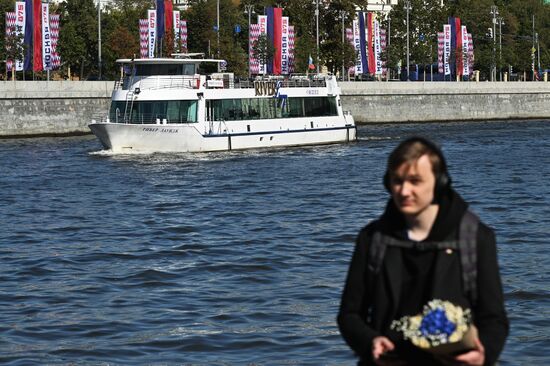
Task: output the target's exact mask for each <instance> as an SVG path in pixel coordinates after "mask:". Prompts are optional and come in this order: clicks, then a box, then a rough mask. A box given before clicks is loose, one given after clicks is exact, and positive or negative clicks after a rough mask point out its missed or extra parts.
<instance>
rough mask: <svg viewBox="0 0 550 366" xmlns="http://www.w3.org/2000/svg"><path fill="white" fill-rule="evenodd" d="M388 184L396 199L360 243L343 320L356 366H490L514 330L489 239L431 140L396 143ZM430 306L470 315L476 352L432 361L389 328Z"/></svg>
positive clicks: (340, 321)
mask: <svg viewBox="0 0 550 366" xmlns="http://www.w3.org/2000/svg"><path fill="white" fill-rule="evenodd" d="M384 186H385V187H386V189H387V190H388V192H389V193H390V195H391V199H390V200H389V202H388V204H387V206H386V210H385V212H384V213H383V214H382V216H381V217H380V218H379V219H378V220H375V221H373V222H371V223H369V224H368V225H367V226H366V227H365V228H363V229H362V230H361V231H360V233H359V235H358V237H357V241H356V245H355V251H354V254H353V257H352V260H351V263H350V267H349V271H348V276H347V280H346V284H345V287H344V291H343V294H342V301H341V305H340V311H339V314H338V325H339V328H340V332H341V334H342V336H343V337H344V339H345V340H346V342H347V343H348V345H349V346H350V347H351V348H352V350H353V351H354V352H355V353H356V354H357V355H358V357H359V359H360V361H359V365H428V366H429V365H494V364H495V362H496V361H497V359H498V356H499V354H500V352H501V351H502V348H503V347H504V343H505V340H506V337H507V335H508V329H509V325H508V319H507V316H506V311H505V309H504V300H503V294H502V285H501V280H500V274H499V269H498V263H497V255H496V242H495V235H494V233H493V231H492V230H491V229H490V228H489V227H488V226H486V225H484V224H483V223H482V222H480V221H479V219H478V218H477V217H476V216H475V215H473V214H472V213H471V212H470V211H469V210H468V205H467V203H466V202H465V201H464V200H463V199H462V198H461V197H460V195H459V194H458V193H456V192H455V191H454V190H453V189H452V187H451V178H450V177H449V174H448V172H447V165H446V162H445V158H444V156H443V154H442V152H441V151H440V150H439V148H438V147H437V146H436V145H435V144H434V143H432V142H431V141H430V140H427V139H425V138H421V137H413V138H409V139H407V140H405V141H403V142H402V143H401V144H399V146H397V148H396V149H395V150H394V151H393V152H392V153H391V154H390V156H389V159H388V166H387V171H386V174H385V175H384ZM457 243H458V244H457ZM433 299H439V300H444V301H449V302H451V303H453V304H455V305H458V306H460V307H462V308H463V309H471V312H472V318H473V323H474V325H475V327H476V328H477V330H478V334H479V337H478V338H477V339H476V340H475V347H474V348H473V349H470V350H467V351H465V352H464V353H462V354H459V355H453V356H447V357H440V356H434V355H433V354H431V353H429V352H426V351H424V350H422V349H420V348H417V347H415V346H414V345H412V343H410V342H409V341H407V340H405V339H403V336H402V335H401V334H400V333H398V332H397V331H395V330H393V329H392V328H391V324H392V322H393V321H395V320H398V319H400V318H402V317H404V316H414V315H416V314H419V313H421V312H422V309H423V308H424V306H425V305H426V304H427V303H428V302H429V301H431V300H433Z"/></svg>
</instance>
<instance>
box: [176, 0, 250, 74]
mask: <svg viewBox="0 0 550 366" xmlns="http://www.w3.org/2000/svg"><path fill="white" fill-rule="evenodd" d="M189 3H190V5H191V6H190V8H189V9H188V10H187V11H185V12H184V14H183V17H184V18H185V19H187V21H188V24H187V27H188V32H189V40H188V46H189V51H190V52H203V53H206V54H207V55H208V56H210V57H214V58H221V59H225V60H226V61H227V64H228V67H227V71H229V72H234V73H235V74H236V75H239V76H244V75H247V74H248V72H247V63H246V57H247V54H246V52H245V49H246V48H245V47H243V40H242V36H241V35H238V34H235V31H234V29H235V26H236V25H241V24H246V22H247V20H245V14H244V13H243V12H242V9H241V8H240V7H239V6H238V5H236V4H234V3H233V1H230V0H220V28H219V30H217V29H216V25H217V24H216V23H217V9H216V6H217V4H216V0H206V1H201V0H191V1H190V2H189ZM218 37H219V49H218Z"/></svg>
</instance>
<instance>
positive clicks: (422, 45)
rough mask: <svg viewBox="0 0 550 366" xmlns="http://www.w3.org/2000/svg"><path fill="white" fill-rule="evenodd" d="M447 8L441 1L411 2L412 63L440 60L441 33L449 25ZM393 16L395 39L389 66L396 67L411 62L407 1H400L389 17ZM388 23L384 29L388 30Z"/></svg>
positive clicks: (392, 24)
mask: <svg viewBox="0 0 550 366" xmlns="http://www.w3.org/2000/svg"><path fill="white" fill-rule="evenodd" d="M448 15H449V13H448V7H447V5H444V6H441V2H440V1H439V0H411V1H410V8H409V22H408V23H409V62H410V64H411V65H413V64H430V63H433V62H435V61H436V60H437V47H438V40H437V33H438V32H441V31H443V24H445V23H447V17H448ZM389 16H390V17H391V40H390V45H391V46H390V47H391V49H390V52H389V54H390V59H389V65H388V66H389V67H396V65H397V64H398V63H399V62H401V64H402V65H403V66H405V65H406V60H407V10H406V7H405V1H404V0H400V1H399V3H398V4H397V5H396V6H394V7H393V8H392V10H391V12H390V14H389ZM387 24H388V21H387V20H386V21H385V22H384V27H386V28H387V27H388V25H387Z"/></svg>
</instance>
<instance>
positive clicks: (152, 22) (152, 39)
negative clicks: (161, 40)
mask: <svg viewBox="0 0 550 366" xmlns="http://www.w3.org/2000/svg"><path fill="white" fill-rule="evenodd" d="M147 14H148V17H147V21H148V26H149V32H148V37H147V38H149V54H148V56H149V58H155V43H156V41H157V12H156V11H155V10H148V11H147Z"/></svg>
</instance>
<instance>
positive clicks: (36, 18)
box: [32, 0, 43, 71]
mask: <svg viewBox="0 0 550 366" xmlns="http://www.w3.org/2000/svg"><path fill="white" fill-rule="evenodd" d="M41 5H42V1H41V0H33V3H32V16H33V27H34V32H33V39H34V54H33V56H34V57H33V68H32V69H33V71H42V69H43V68H42V21H41V20H42V6H41Z"/></svg>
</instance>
